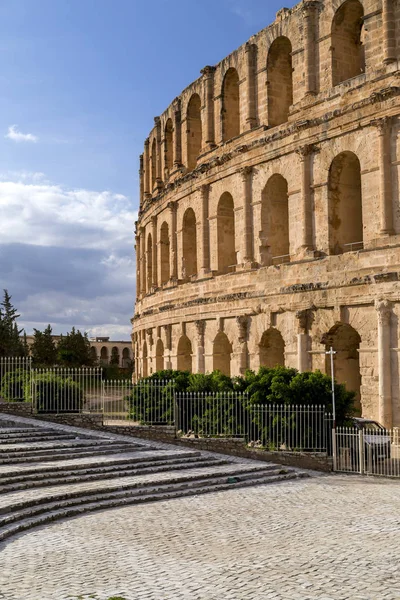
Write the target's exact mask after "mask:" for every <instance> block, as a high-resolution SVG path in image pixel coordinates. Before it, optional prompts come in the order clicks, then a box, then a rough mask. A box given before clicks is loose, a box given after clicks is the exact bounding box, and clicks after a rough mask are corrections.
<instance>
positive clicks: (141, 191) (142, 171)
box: [139, 154, 144, 206]
mask: <svg viewBox="0 0 400 600" xmlns="http://www.w3.org/2000/svg"><path fill="white" fill-rule="evenodd" d="M139 160H140V163H139V164H140V167H139V180H140V203H139V206H143V200H144V168H143V154H141V155H140V159H139Z"/></svg>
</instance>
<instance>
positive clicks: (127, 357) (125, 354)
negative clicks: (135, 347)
mask: <svg viewBox="0 0 400 600" xmlns="http://www.w3.org/2000/svg"><path fill="white" fill-rule="evenodd" d="M130 361H131V351H130V349H129V348H123V350H122V366H123V367H124V368H127V367H128V366H129V363H130Z"/></svg>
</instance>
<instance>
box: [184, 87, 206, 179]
mask: <svg viewBox="0 0 400 600" xmlns="http://www.w3.org/2000/svg"><path fill="white" fill-rule="evenodd" d="M201 146H202V132H201V100H200V96H199V95H198V94H193V96H192V97H191V98H190V101H189V106H188V110H187V155H188V165H187V166H188V169H189V170H190V171H191V170H192V169H194V168H195V167H196V164H197V159H198V156H199V154H200V151H201Z"/></svg>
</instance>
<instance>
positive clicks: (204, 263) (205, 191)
mask: <svg viewBox="0 0 400 600" xmlns="http://www.w3.org/2000/svg"><path fill="white" fill-rule="evenodd" d="M200 193H201V267H200V275H201V276H205V275H208V274H209V273H210V228H209V222H208V204H209V198H210V185H209V184H207V185H202V186H201V188H200Z"/></svg>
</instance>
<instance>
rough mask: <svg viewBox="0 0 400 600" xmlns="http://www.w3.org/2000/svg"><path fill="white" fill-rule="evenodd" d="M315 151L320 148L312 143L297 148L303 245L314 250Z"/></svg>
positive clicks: (305, 248) (304, 247) (306, 248)
mask: <svg viewBox="0 0 400 600" xmlns="http://www.w3.org/2000/svg"><path fill="white" fill-rule="evenodd" d="M315 152H318V148H316V146H314V145H312V144H307V145H306V146H303V147H302V148H299V149H298V150H297V154H298V156H299V158H300V163H301V221H302V239H301V247H302V248H303V249H304V250H314V244H313V231H312V206H311V168H312V158H313V154H314V153H315Z"/></svg>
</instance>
